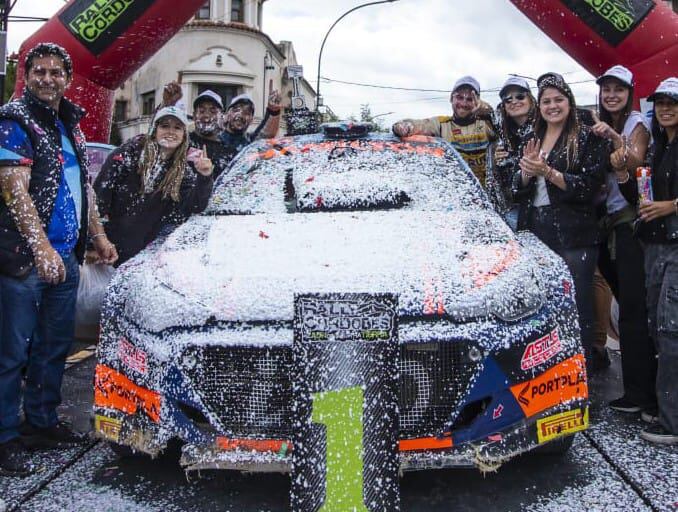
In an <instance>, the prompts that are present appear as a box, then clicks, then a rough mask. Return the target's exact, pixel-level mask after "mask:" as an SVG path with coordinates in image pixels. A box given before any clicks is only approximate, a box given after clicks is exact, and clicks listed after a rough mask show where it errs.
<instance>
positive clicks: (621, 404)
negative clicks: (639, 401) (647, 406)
mask: <svg viewBox="0 0 678 512" xmlns="http://www.w3.org/2000/svg"><path fill="white" fill-rule="evenodd" d="M609 405H610V409H613V410H615V411H619V412H629V413H634V412H640V411H642V410H643V408H642V407H641V406H640V405H636V404H634V403H633V402H632V401H631V400H628V399H627V398H626V397H625V396H623V397H621V398H617V399H616V400H612V401H611V402H610V404H609Z"/></svg>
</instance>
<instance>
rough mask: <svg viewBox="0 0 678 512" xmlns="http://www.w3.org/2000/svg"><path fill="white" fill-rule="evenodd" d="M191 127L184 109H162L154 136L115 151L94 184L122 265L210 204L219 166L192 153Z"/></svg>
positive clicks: (199, 153) (200, 153) (201, 153)
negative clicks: (161, 234)
mask: <svg viewBox="0 0 678 512" xmlns="http://www.w3.org/2000/svg"><path fill="white" fill-rule="evenodd" d="M187 125H188V120H187V119H186V114H185V113H184V111H183V110H181V109H179V108H177V107H164V108H161V109H160V110H158V112H157V113H156V115H155V116H154V118H153V124H152V128H151V131H150V133H149V134H148V135H138V136H137V137H134V138H133V139H131V140H129V141H128V142H126V143H125V144H123V145H122V146H120V147H119V148H118V149H116V150H114V151H113V152H112V153H111V154H110V155H109V156H108V158H107V159H106V162H105V163H104V165H103V167H102V169H101V173H100V174H99V176H98V177H97V179H96V181H95V182H94V188H95V190H96V193H97V205H98V207H99V212H100V215H101V216H102V218H103V219H105V220H106V233H107V234H108V237H109V239H110V240H111V241H114V243H115V244H116V246H117V248H118V253H119V255H120V258H119V260H118V264H121V263H124V262H125V261H127V260H128V259H130V258H132V257H133V256H135V255H136V254H138V253H139V252H140V251H141V250H142V249H143V248H144V247H146V246H147V245H148V244H149V243H151V242H152V241H153V240H155V238H156V237H157V236H158V235H159V234H160V233H161V232H162V231H164V230H166V229H170V228H171V227H172V226H176V225H177V224H180V223H182V222H183V221H185V220H186V219H187V218H188V216H189V215H191V214H192V213H199V212H201V211H203V210H204V209H205V207H206V206H207V201H208V199H209V196H210V194H211V192H212V184H213V181H212V169H213V166H212V162H211V161H210V160H209V159H208V158H207V157H206V152H205V151H204V150H202V151H201V150H199V151H197V152H195V153H194V154H190V153H189V141H188V134H187Z"/></svg>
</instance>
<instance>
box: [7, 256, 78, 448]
mask: <svg viewBox="0 0 678 512" xmlns="http://www.w3.org/2000/svg"><path fill="white" fill-rule="evenodd" d="M64 263H65V267H66V280H65V281H64V282H63V283H60V284H58V285H50V284H48V283H46V282H45V281H43V280H41V279H40V277H38V273H37V271H36V270H35V269H33V270H32V271H31V273H30V274H29V275H28V277H26V278H25V279H16V278H13V277H7V276H0V304H1V305H2V318H3V320H4V321H3V325H2V337H1V338H0V443H4V442H7V441H9V440H11V439H13V438H16V437H18V435H19V433H18V427H19V423H20V416H19V408H20V403H21V372H22V369H23V368H26V387H25V391H24V413H25V416H26V420H27V421H28V422H29V423H30V424H31V425H33V426H35V427H38V428H46V427H51V426H53V425H55V424H56V423H57V412H56V408H57V406H58V405H59V404H60V403H61V381H62V378H63V375H64V366H65V364H66V356H67V355H68V350H69V349H70V346H71V343H72V342H73V332H74V329H75V302H76V298H77V293H78V281H79V278H80V269H79V267H78V262H77V260H76V258H75V255H73V254H71V255H70V256H69V257H68V258H66V259H65V260H64Z"/></svg>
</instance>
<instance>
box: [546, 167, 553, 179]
mask: <svg viewBox="0 0 678 512" xmlns="http://www.w3.org/2000/svg"><path fill="white" fill-rule="evenodd" d="M553 172H554V171H553V167H549V168H548V171H546V174H545V175H544V178H546V181H551V176H552V175H553Z"/></svg>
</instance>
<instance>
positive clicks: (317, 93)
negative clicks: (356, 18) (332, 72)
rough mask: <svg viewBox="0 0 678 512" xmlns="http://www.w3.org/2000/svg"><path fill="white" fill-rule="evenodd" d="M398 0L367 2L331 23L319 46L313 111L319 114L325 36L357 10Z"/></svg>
mask: <svg viewBox="0 0 678 512" xmlns="http://www.w3.org/2000/svg"><path fill="white" fill-rule="evenodd" d="M397 1H398V0H381V1H379V2H369V3H366V4H361V5H357V6H355V7H354V8H353V9H350V10H348V11H346V12H345V13H344V14H342V15H341V16H339V17H338V18H337V20H336V21H335V22H334V23H332V26H331V27H330V29H329V30H328V31H327V34H325V38H324V39H323V42H322V44H321V45H320V53H319V54H318V79H317V80H316V87H315V93H316V101H315V111H316V112H319V109H318V107H320V101H321V100H320V62H321V61H322V58H323V48H324V47H325V41H327V36H329V35H330V32H332V29H333V28H334V27H335V26H336V24H337V23H339V22H340V21H341V20H343V19H344V18H345V17H346V16H348V15H349V14H351V13H352V12H353V11H357V10H358V9H362V8H363V7H368V6H370V5H378V4H390V3H392V2H397Z"/></svg>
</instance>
